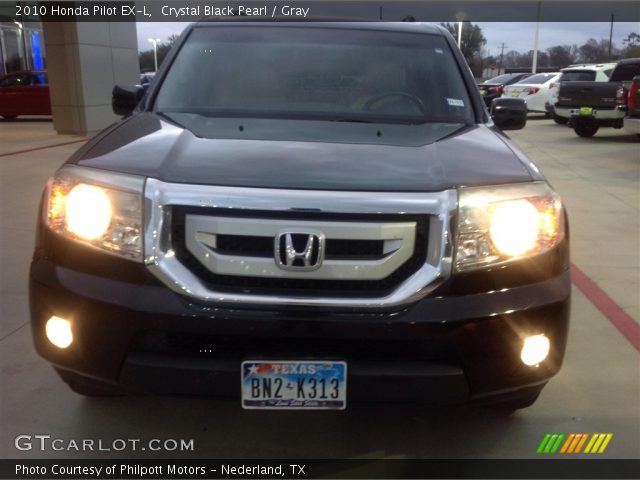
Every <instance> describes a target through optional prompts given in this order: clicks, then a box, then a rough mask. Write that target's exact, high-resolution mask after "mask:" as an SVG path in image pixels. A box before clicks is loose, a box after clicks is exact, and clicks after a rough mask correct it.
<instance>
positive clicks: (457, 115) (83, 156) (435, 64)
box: [30, 21, 570, 409]
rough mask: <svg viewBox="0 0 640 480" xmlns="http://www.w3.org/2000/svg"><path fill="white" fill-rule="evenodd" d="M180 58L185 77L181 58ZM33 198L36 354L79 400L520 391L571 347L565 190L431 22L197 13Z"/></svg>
mask: <svg viewBox="0 0 640 480" xmlns="http://www.w3.org/2000/svg"><path fill="white" fill-rule="evenodd" d="M193 72H198V74H197V75H194V74H193ZM113 103H114V110H115V111H116V112H117V113H119V114H123V115H125V118H124V119H123V120H122V121H120V122H118V123H116V124H114V125H112V126H110V127H109V128H107V129H106V130H104V131H103V132H101V133H100V134H98V135H97V136H96V137H95V138H93V139H92V140H91V141H90V142H89V143H88V144H86V145H85V146H83V147H82V148H81V149H80V150H79V151H78V152H76V153H75V154H74V155H73V156H72V157H71V158H70V159H69V160H68V161H67V162H66V163H65V164H64V165H63V166H62V167H61V168H60V169H59V170H58V172H57V173H56V174H55V176H54V177H53V178H51V179H50V180H49V182H48V184H47V187H46V190H45V192H44V195H43V200H42V214H41V216H40V218H39V221H38V227H39V228H38V237H37V244H36V249H35V253H34V257H33V263H32V266H31V275H30V292H31V296H30V298H31V319H32V328H33V337H34V340H35V345H36V348H37V350H38V352H39V353H40V354H41V355H42V356H43V357H45V358H46V359H47V360H49V361H50V362H51V363H52V364H53V365H54V367H55V368H56V370H57V371H58V373H59V374H60V375H61V376H62V378H63V380H64V381H65V382H67V383H68V384H69V386H70V387H71V388H72V389H73V390H75V391H76V392H79V393H82V394H86V395H106V394H117V393H127V392H129V393H149V392H153V393H185V394H186V393H195V394H206V395H216V396H220V397H229V398H233V399H237V400H240V401H241V404H242V406H243V407H244V408H298V409H322V408H328V409H329V408H330V409H342V408H345V406H346V405H347V400H348V401H366V400H376V401H394V400H410V401H416V402H425V403H449V404H451V403H466V402H469V401H473V402H476V401H478V402H488V403H493V404H499V405H500V406H502V407H504V408H507V409H514V408H521V407H525V406H528V405H530V404H531V403H532V402H533V401H535V399H536V398H537V396H538V394H539V393H540V390H541V389H542V387H543V386H544V385H545V383H546V382H547V381H548V380H549V378H550V377H551V376H553V375H554V374H555V373H556V372H557V371H558V369H559V368H560V365H561V363H562V359H563V355H564V350H565V343H566V339H567V329H568V318H569V295H570V278H569V271H568V267H569V254H568V226H567V219H566V216H565V213H564V209H563V207H562V204H561V202H560V199H559V197H558V195H557V194H556V193H554V191H553V190H552V189H551V187H550V186H549V184H548V183H547V182H546V181H545V179H544V178H543V176H542V175H541V174H540V172H539V171H538V169H537V168H536V167H535V166H534V165H533V164H532V163H531V162H530V161H529V160H528V159H527V158H526V157H525V156H524V155H523V154H522V153H521V152H520V151H519V150H518V149H517V148H516V147H515V146H514V145H513V144H512V143H511V142H510V141H509V139H508V138H507V137H506V136H505V135H504V134H502V133H501V129H502V130H504V129H517V128H522V127H523V126H524V124H525V122H526V108H525V106H524V102H523V101H522V100H518V99H498V100H496V101H495V102H494V103H493V105H492V115H491V117H489V116H488V115H487V111H486V110H485V108H484V105H483V100H482V98H481V96H480V94H479V92H478V89H477V87H476V85H475V82H474V79H473V77H472V76H471V73H470V71H469V68H468V67H467V65H466V64H465V61H464V58H463V57H462V55H461V53H460V52H459V50H458V49H457V47H456V46H455V42H454V40H453V38H452V37H451V36H450V35H449V34H448V33H447V32H446V31H445V30H444V29H443V28H441V27H439V26H433V25H425V24H419V23H290V22H282V23H279V22H276V23H269V22H266V23H252V22H242V21H241V22H225V23H211V22H203V23H200V24H196V25H192V26H191V27H189V28H188V29H187V30H186V31H185V33H184V34H183V35H182V37H181V38H180V40H179V41H178V42H177V43H176V45H175V47H174V48H173V50H172V51H171V53H170V54H169V56H168V57H167V58H166V60H165V62H164V63H163V66H162V68H161V69H160V71H159V72H158V74H157V76H156V77H155V80H154V82H153V83H152V84H151V86H150V87H149V89H148V91H146V93H143V90H142V87H140V86H137V87H136V86H117V87H116V88H115V89H114V97H113Z"/></svg>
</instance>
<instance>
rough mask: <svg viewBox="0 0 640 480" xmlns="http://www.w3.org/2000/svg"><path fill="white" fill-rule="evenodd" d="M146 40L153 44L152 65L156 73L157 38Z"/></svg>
mask: <svg viewBox="0 0 640 480" xmlns="http://www.w3.org/2000/svg"><path fill="white" fill-rule="evenodd" d="M147 40H148V41H149V42H151V43H153V64H154V65H155V67H156V70H155V71H156V72H157V71H158V42H159V41H160V39H159V38H147Z"/></svg>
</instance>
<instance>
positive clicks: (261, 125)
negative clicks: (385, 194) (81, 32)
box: [68, 113, 537, 192]
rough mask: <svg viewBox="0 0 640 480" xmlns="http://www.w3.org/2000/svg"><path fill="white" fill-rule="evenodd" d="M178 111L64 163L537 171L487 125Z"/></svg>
mask: <svg viewBox="0 0 640 480" xmlns="http://www.w3.org/2000/svg"><path fill="white" fill-rule="evenodd" d="M175 120H176V118H175V117H174V118H173V120H171V121H170V120H168V119H166V118H163V117H162V116H159V115H156V114H152V113H142V114H138V115H134V116H133V117H130V118H128V119H126V120H124V121H122V122H119V123H117V124H115V125H113V126H112V127H111V128H109V129H107V130H105V131H103V132H102V133H100V134H98V135H97V136H96V137H95V138H94V139H92V140H91V141H90V142H89V143H88V144H87V145H86V146H85V147H83V148H82V149H81V150H79V151H78V152H77V153H76V154H75V155H74V156H73V157H72V158H71V159H70V160H69V161H68V163H75V164H78V165H82V166H86V167H93V168H98V169H105V170H111V171H117V172H122V173H130V174H134V175H142V176H145V177H153V178H157V179H160V180H162V181H166V182H176V183H190V184H209V185H224V186H241V187H258V188H260V187H262V188H285V189H317V190H361V191H389V192H397V191H413V192H419V191H440V190H445V189H448V188H453V187H459V186H475V185H493V184H503V183H513V182H527V181H531V180H532V179H533V178H535V177H536V173H537V171H536V170H535V167H533V166H532V165H531V164H529V163H528V161H527V160H526V159H525V158H524V156H523V155H522V154H521V153H519V152H518V151H517V150H516V149H514V148H513V146H512V145H510V143H509V141H508V140H507V139H506V138H505V137H504V136H503V135H501V134H500V133H498V132H497V131H496V130H494V129H493V128H489V127H487V126H485V125H471V126H468V125H462V124H423V125H389V124H384V125H383V124H367V123H352V122H323V121H306V120H305V121H299V120H298V121H294V120H273V119H269V120H265V119H262V120H260V119H238V118H206V117H199V118H195V117H193V116H191V117H188V118H187V117H185V118H178V120H180V123H176V122H175Z"/></svg>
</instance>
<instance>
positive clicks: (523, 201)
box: [456, 182, 564, 272]
mask: <svg viewBox="0 0 640 480" xmlns="http://www.w3.org/2000/svg"><path fill="white" fill-rule="evenodd" d="M458 213H459V216H458V238H457V243H456V245H457V251H456V271H459V272H460V271H466V270H471V269H474V268H481V267H485V266H494V265H501V264H504V263H508V262H511V261H514V260H518V259H522V258H526V257H531V256H534V255H539V254H541V253H544V252H547V251H549V250H550V249H552V248H553V247H555V246H556V245H557V244H558V243H560V241H561V240H562V239H563V238H564V212H563V208H562V203H561V202H560V198H559V197H558V195H557V194H556V193H555V192H553V190H551V188H550V187H549V186H548V185H547V184H546V183H544V182H535V183H527V184H517V185H505V186H496V187H481V188H476V187H473V188H461V189H460V199H459V212H458Z"/></svg>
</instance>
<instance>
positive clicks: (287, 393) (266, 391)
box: [241, 360, 347, 410]
mask: <svg viewBox="0 0 640 480" xmlns="http://www.w3.org/2000/svg"><path fill="white" fill-rule="evenodd" d="M241 382H242V383H241V387H242V408H246V409H274V410H275V409H282V410H343V409H344V408H346V406H347V364H346V362H332V361H326V362H323V361H290V360H283V361H280V360H277V361H276V360H273V361H266V360H247V361H245V362H242V380H241Z"/></svg>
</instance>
